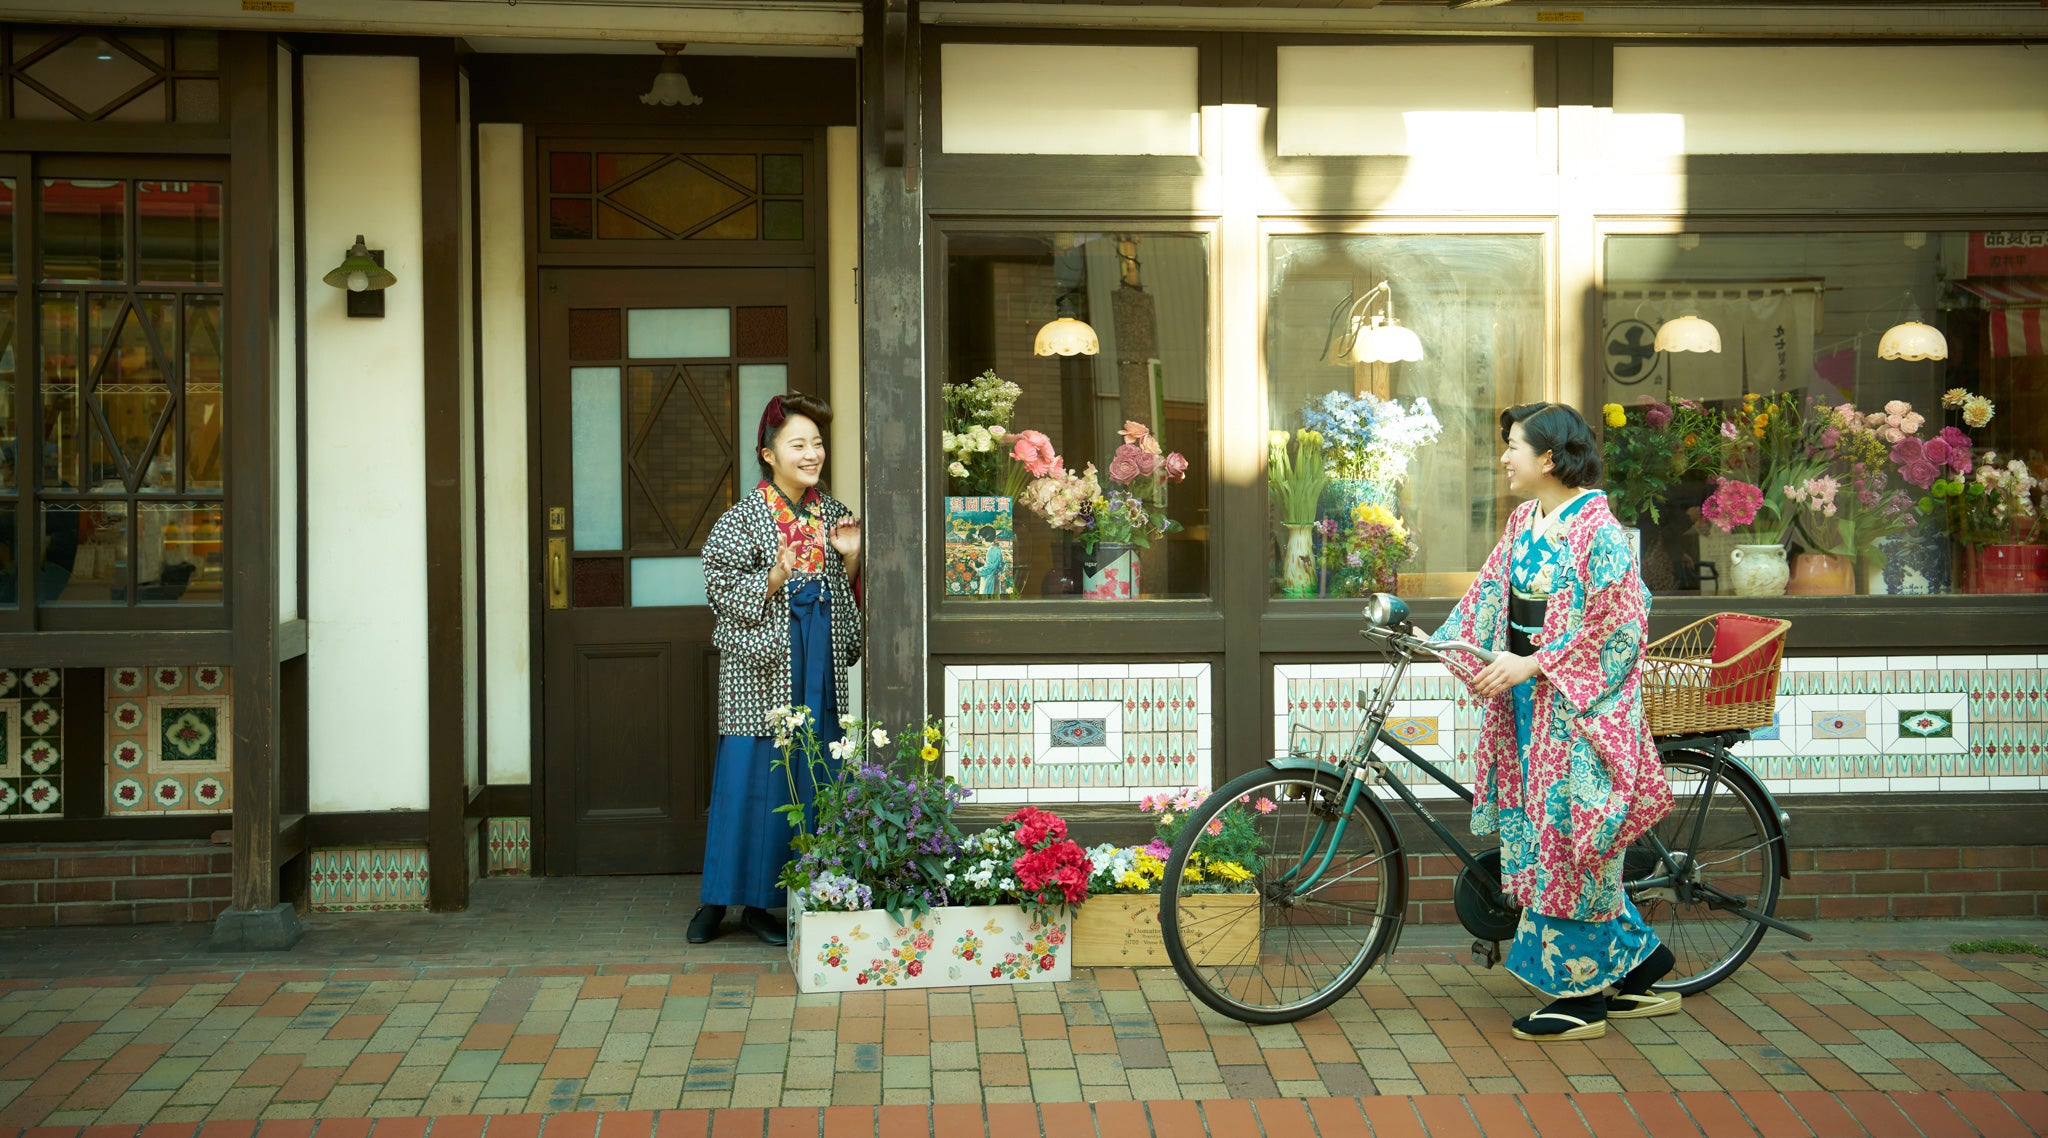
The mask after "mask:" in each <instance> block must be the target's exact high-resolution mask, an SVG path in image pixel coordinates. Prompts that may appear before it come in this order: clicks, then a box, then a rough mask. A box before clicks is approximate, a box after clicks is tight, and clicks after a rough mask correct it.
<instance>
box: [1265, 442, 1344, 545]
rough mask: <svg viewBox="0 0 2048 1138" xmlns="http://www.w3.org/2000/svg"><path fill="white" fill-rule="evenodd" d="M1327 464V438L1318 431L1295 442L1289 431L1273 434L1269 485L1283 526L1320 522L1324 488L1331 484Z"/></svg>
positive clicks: (1268, 473) (1267, 474)
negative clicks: (1288, 433)
mask: <svg viewBox="0 0 2048 1138" xmlns="http://www.w3.org/2000/svg"><path fill="white" fill-rule="evenodd" d="M1290 451H1291V452H1292V453H1289V452H1290ZM1327 461H1328V456H1327V451H1326V449H1325V448H1324V446H1323V436H1322V435H1320V434H1318V433H1316V432H1315V431H1312V430H1309V429H1307V428H1303V429H1301V430H1299V431H1296V432H1294V437H1293V438H1292V440H1290V439H1289V438H1288V435H1287V432H1286V431H1274V432H1273V434H1272V437H1271V440H1270V446H1269V447H1268V448H1267V454H1266V485H1267V486H1268V488H1269V489H1270V490H1271V492H1272V495H1273V498H1274V499H1275V500H1276V501H1277V502H1278V503H1279V505H1280V521H1281V523H1282V524H1284V525H1291V526H1293V525H1308V524H1311V523H1313V522H1314V521H1315V520H1316V506H1317V504H1318V503H1319V502H1321V501H1322V498H1323V486H1324V485H1325V484H1327V483H1328V482H1329V481H1330V472H1329V469H1328V466H1327V465H1326V464H1327Z"/></svg>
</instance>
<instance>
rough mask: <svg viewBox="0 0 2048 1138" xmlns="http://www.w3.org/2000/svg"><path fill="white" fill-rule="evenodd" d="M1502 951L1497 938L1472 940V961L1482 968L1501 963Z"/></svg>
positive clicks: (1496, 965) (1493, 966) (1494, 966)
mask: <svg viewBox="0 0 2048 1138" xmlns="http://www.w3.org/2000/svg"><path fill="white" fill-rule="evenodd" d="M1502 955H1503V954H1502V952H1501V950H1500V942H1499V941H1497V940H1475V941H1473V942H1472V963H1474V964H1477V965H1479V966H1480V967H1482V968H1496V967H1498V966H1499V965H1500V962H1501V957H1502Z"/></svg>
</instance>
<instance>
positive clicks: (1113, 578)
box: [1081, 541, 1139, 601]
mask: <svg viewBox="0 0 2048 1138" xmlns="http://www.w3.org/2000/svg"><path fill="white" fill-rule="evenodd" d="M1081 595H1082V596H1083V597H1085V598H1087V599H1088V600H1091V601H1135V600H1137V599H1138V595H1139V594H1138V547H1137V546H1135V545H1125V544H1123V543H1121V542H1114V541H1098V542H1096V543H1095V549H1094V551H1093V552H1091V553H1084V554H1082V555H1081Z"/></svg>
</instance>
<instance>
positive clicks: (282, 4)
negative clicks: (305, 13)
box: [242, 0, 296, 12]
mask: <svg viewBox="0 0 2048 1138" xmlns="http://www.w3.org/2000/svg"><path fill="white" fill-rule="evenodd" d="M295 8H296V4H294V2H293V0H242V11H244V12H290V11H293V10H295Z"/></svg>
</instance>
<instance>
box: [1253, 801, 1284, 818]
mask: <svg viewBox="0 0 2048 1138" xmlns="http://www.w3.org/2000/svg"><path fill="white" fill-rule="evenodd" d="M1252 809H1254V810H1256V811H1258V812H1259V813H1261V814H1271V813H1272V812H1273V811H1275V810H1278V809H1280V808H1279V807H1278V806H1275V805H1273V800H1272V799H1270V798H1261V799H1259V800H1258V802H1257V803H1255V804H1254V805H1253V806H1252Z"/></svg>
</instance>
